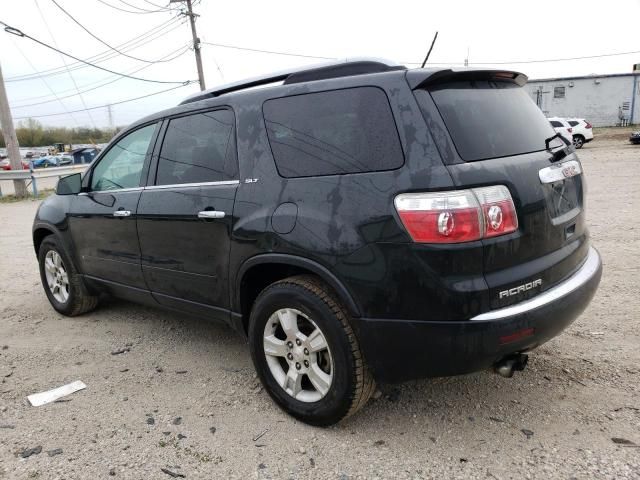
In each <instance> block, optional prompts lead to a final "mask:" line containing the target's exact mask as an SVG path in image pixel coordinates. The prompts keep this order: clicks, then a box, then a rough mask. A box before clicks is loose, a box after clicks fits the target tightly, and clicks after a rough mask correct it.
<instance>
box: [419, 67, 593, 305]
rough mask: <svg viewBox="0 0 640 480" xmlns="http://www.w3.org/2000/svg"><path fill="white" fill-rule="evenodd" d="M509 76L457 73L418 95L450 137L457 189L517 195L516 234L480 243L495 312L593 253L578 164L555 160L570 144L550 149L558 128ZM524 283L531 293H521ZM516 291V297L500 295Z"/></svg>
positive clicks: (444, 147)
mask: <svg viewBox="0 0 640 480" xmlns="http://www.w3.org/2000/svg"><path fill="white" fill-rule="evenodd" d="M487 77H488V78H487ZM505 77H506V76H505V74H504V73H502V74H501V76H500V77H498V78H492V77H491V73H485V74H484V78H480V79H478V78H474V79H462V80H457V79H456V78H455V76H453V77H452V78H451V79H450V81H445V82H440V83H438V84H437V85H433V86H431V87H428V86H427V87H426V88H423V89H421V90H419V91H416V97H417V99H418V101H419V103H420V104H421V106H422V108H423V111H424V112H425V114H426V115H429V116H430V118H431V119H432V120H433V121H435V122H439V124H440V125H441V127H442V131H443V132H447V133H448V134H445V135H440V136H436V141H437V142H438V143H439V147H440V149H441V153H443V157H444V158H445V162H446V163H448V169H449V171H450V173H451V175H452V178H453V180H454V182H455V184H456V186H457V187H459V188H470V187H478V186H489V185H505V186H506V187H507V188H508V189H509V191H510V193H511V196H512V197H513V200H514V204H515V207H516V210H517V215H518V223H519V228H518V230H517V231H515V232H513V233H510V234H507V235H504V236H497V237H493V238H485V239H484V240H482V244H483V262H484V274H485V279H486V282H487V284H488V286H489V288H490V305H491V307H492V308H498V307H502V306H505V305H509V304H512V303H516V302H519V301H522V300H524V299H526V298H529V297H531V296H533V295H536V294H537V293H539V292H540V291H542V290H546V289H548V288H549V287H551V286H553V285H554V284H556V283H558V282H559V281H561V280H562V279H564V278H566V277H567V276H568V275H570V274H571V273H572V272H573V271H575V270H576V269H577V268H578V267H579V265H580V264H581V262H582V261H583V259H584V258H585V256H586V254H587V249H588V242H587V230H586V227H585V224H584V212H583V179H582V175H581V165H580V163H579V160H578V159H577V157H576V156H575V154H569V155H568V156H566V157H564V158H562V159H560V160H557V161H556V160H555V159H554V154H553V153H554V152H557V151H558V150H560V149H562V148H564V147H565V145H564V144H563V143H561V142H560V141H559V140H558V139H552V140H550V141H549V150H547V149H546V147H545V142H546V140H548V139H550V138H551V137H552V136H553V135H554V133H555V132H554V130H553V129H552V128H551V126H550V125H549V122H548V121H547V119H546V118H545V117H544V115H543V114H542V112H541V111H540V110H539V109H538V107H537V106H536V105H535V104H534V103H533V101H532V100H531V99H530V98H529V96H528V95H527V94H526V92H525V91H524V89H523V88H522V87H521V85H519V84H518V83H516V81H514V80H510V79H508V78H505ZM514 77H515V75H514ZM434 119H435V120H434ZM557 156H560V155H557ZM557 156H556V157H557ZM538 280H539V282H538ZM534 282H535V283H534ZM527 284H531V285H532V288H524V289H518V287H519V286H521V285H527ZM513 288H515V289H516V290H515V292H516V293H514V294H513V295H510V294H506V295H505V294H501V293H502V292H504V291H508V290H510V289H513Z"/></svg>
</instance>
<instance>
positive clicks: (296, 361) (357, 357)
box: [249, 275, 375, 426]
mask: <svg viewBox="0 0 640 480" xmlns="http://www.w3.org/2000/svg"><path fill="white" fill-rule="evenodd" d="M348 318H349V315H348V312H347V311H346V309H345V308H344V307H343V306H342V305H341V303H340V301H339V300H338V299H337V297H336V296H335V294H334V293H333V292H332V291H331V290H330V289H329V287H327V286H326V285H325V284H323V283H322V282H321V281H320V280H319V279H317V278H316V277H314V276H311V275H300V276H295V277H290V278H287V279H284V280H281V281H279V282H276V283H274V284H272V285H270V286H269V287H267V288H266V289H265V290H263V291H262V293H260V295H259V296H258V298H257V299H256V301H255V303H254V305H253V308H252V310H251V318H250V326H249V343H250V348H251V357H252V359H253V363H254V365H255V367H256V370H257V372H258V375H259V377H260V380H261V381H262V384H263V385H264V387H265V389H266V390H267V392H268V393H269V395H270V396H271V398H273V400H274V401H275V402H276V403H277V404H278V405H279V406H280V407H281V408H282V409H283V410H285V411H286V412H287V413H289V414H290V415H292V416H294V417H296V418H298V419H300V420H301V421H303V422H305V423H308V424H310V425H315V426H328V425H332V424H334V423H337V422H339V421H340V420H342V419H344V418H346V417H348V416H349V415H352V414H354V413H355V412H356V411H358V410H359V409H360V408H361V407H362V406H364V404H365V403H366V402H367V400H368V399H369V397H370V396H371V394H372V393H373V391H374V388H375V382H374V380H373V377H372V375H371V373H370V372H369V369H368V368H367V365H366V363H365V360H364V357H363V355H362V352H361V350H360V346H359V344H358V340H357V338H356V336H355V334H354V332H353V329H352V328H351V325H350V324H349V321H348ZM265 350H267V351H268V352H269V353H265ZM316 352H317V353H316ZM307 372H308V374H307Z"/></svg>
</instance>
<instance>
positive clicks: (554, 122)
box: [549, 120, 564, 128]
mask: <svg viewBox="0 0 640 480" xmlns="http://www.w3.org/2000/svg"><path fill="white" fill-rule="evenodd" d="M549 123H550V124H551V126H552V127H554V128H561V127H564V125H562V123H561V122H558V121H557V120H551V121H550V122H549Z"/></svg>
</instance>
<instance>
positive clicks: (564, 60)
mask: <svg viewBox="0 0 640 480" xmlns="http://www.w3.org/2000/svg"><path fill="white" fill-rule="evenodd" d="M202 43H203V44H204V45H211V46H213V47H221V48H230V49H233V50H244V51H247V52H257V53H267V54H272V55H286V56H290V57H300V58H315V59H319V60H336V59H337V58H338V57H322V56H319V55H306V54H302V53H293V52H282V51H276V50H263V49H260V48H249V47H240V46H238V45H229V44H224V43H213V42H202ZM638 53H640V50H634V51H630V52H614V53H603V54H599V55H587V56H583V57H568V58H551V59H541V60H514V61H509V62H469V65H515V64H521V63H547V62H568V61H573V60H587V59H592V58H602V57H615V56H620V55H634V54H638ZM400 63H403V64H406V65H421V64H422V62H400ZM430 65H464V63H462V62H438V63H430Z"/></svg>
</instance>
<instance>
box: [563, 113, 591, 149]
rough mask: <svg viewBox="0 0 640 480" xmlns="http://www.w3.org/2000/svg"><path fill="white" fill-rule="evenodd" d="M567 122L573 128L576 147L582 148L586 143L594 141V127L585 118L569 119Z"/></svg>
mask: <svg viewBox="0 0 640 480" xmlns="http://www.w3.org/2000/svg"><path fill="white" fill-rule="evenodd" d="M566 121H567V123H568V124H569V126H570V127H571V128H572V131H571V133H572V135H573V146H574V147H576V148H582V147H583V145H584V144H585V143H589V142H590V141H591V140H593V126H592V125H591V124H590V123H589V122H587V121H586V120H585V119H584V118H567V119H566Z"/></svg>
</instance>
